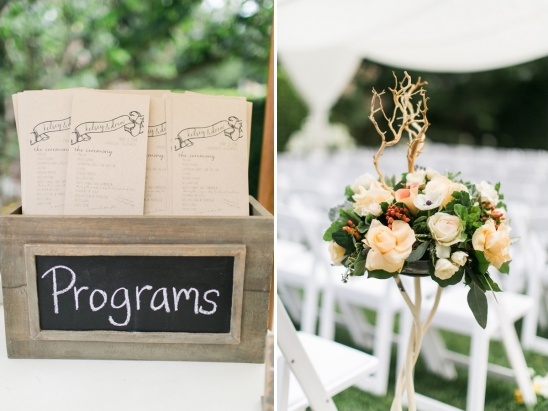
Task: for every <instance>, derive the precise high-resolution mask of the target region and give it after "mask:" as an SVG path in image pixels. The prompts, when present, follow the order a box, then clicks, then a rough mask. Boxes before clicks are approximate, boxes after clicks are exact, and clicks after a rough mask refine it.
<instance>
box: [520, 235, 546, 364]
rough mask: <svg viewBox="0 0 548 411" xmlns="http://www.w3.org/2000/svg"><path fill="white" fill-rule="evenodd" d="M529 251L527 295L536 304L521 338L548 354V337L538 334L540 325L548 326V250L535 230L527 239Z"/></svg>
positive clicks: (530, 311)
mask: <svg viewBox="0 0 548 411" xmlns="http://www.w3.org/2000/svg"><path fill="white" fill-rule="evenodd" d="M522 240H523V241H525V242H526V243H527V248H528V250H529V253H528V254H527V257H528V258H527V260H528V263H529V265H528V273H529V277H528V284H527V295H529V296H530V297H531V298H532V299H533V301H534V304H533V305H532V307H531V309H530V310H529V311H528V312H527V314H526V315H525V317H524V319H523V326H522V329H521V340H522V343H523V346H524V347H525V348H526V349H530V350H533V351H536V352H538V353H541V354H544V355H547V356H548V338H544V337H540V336H539V335H538V328H539V327H544V328H546V327H548V324H546V322H547V321H546V319H547V317H548V303H547V301H546V293H547V292H548V251H547V250H546V249H545V248H544V247H543V244H542V242H541V241H540V239H539V238H538V236H537V235H536V233H535V232H530V233H529V235H528V237H527V238H526V239H522Z"/></svg>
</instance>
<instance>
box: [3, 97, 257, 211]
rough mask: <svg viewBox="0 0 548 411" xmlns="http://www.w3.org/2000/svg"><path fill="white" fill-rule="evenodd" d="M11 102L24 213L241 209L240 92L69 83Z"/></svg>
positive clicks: (243, 104)
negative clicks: (74, 85) (234, 94)
mask: <svg viewBox="0 0 548 411" xmlns="http://www.w3.org/2000/svg"><path fill="white" fill-rule="evenodd" d="M13 103H14V108H15V114H16V125H17V134H18V138H19V148H20V155H21V191H22V205H23V213H24V214H33V215H63V214H64V215H180V216H204V215H208V216H247V215H249V195H248V193H249V190H248V156H249V139H250V133H249V130H250V122H251V103H249V102H247V101H246V100H245V98H243V97H225V96H211V95H204V94H198V93H192V92H185V93H171V92H169V91H163V90H151V91H110V90H109V91H106V90H89V89H67V90H39V91H24V92H21V93H17V94H15V95H13Z"/></svg>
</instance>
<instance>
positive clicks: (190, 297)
mask: <svg viewBox="0 0 548 411" xmlns="http://www.w3.org/2000/svg"><path fill="white" fill-rule="evenodd" d="M39 278H40V279H41V280H43V281H47V282H49V281H51V288H46V289H44V290H45V294H44V295H46V296H47V297H48V301H49V298H50V297H49V295H51V296H52V297H53V298H52V300H53V312H54V313H55V314H59V313H60V311H63V312H64V313H66V312H67V311H69V312H70V311H71V310H73V312H74V313H75V312H77V311H78V312H82V311H83V312H84V313H83V314H82V315H88V313H89V310H91V312H100V311H101V310H102V312H103V314H102V315H103V316H104V319H105V324H108V323H110V324H111V325H112V326H114V327H125V326H128V324H130V322H131V321H132V316H134V315H135V314H134V313H136V312H138V311H143V310H145V311H148V310H151V311H155V312H158V313H159V315H162V313H171V311H172V309H173V312H182V311H184V310H186V311H187V312H188V313H189V314H190V313H192V315H208V316H209V315H213V314H215V313H216V312H217V311H219V307H220V305H219V298H220V297H221V291H220V290H218V289H205V290H202V289H199V288H195V287H192V286H189V287H185V288H179V287H171V290H172V293H168V287H158V286H152V285H150V284H144V285H137V286H135V293H133V285H131V287H122V286H120V287H119V288H116V289H115V290H114V288H115V286H113V287H112V288H106V287H104V288H105V289H100V288H95V287H93V286H92V285H91V284H92V283H90V282H89V281H90V278H88V277H87V276H83V277H82V278H80V281H84V283H85V284H87V285H83V284H77V283H78V280H79V278H78V276H77V274H76V272H75V271H74V270H72V269H71V268H69V267H67V266H64V265H56V266H55V267H52V268H50V269H48V270H47V271H45V272H44V273H43V274H42V275H41V276H40V277H39ZM113 290H114V291H113ZM50 291H51V294H50ZM147 292H149V293H150V294H147ZM65 294H66V295H65ZM88 294H89V295H88ZM185 302H186V303H185ZM88 305H89V307H88ZM75 318H77V317H75ZM82 318H85V317H82ZM169 318H170V321H171V317H169ZM174 318H175V317H174ZM180 320H181V317H179V319H178V320H177V321H180ZM107 321H108V323H107Z"/></svg>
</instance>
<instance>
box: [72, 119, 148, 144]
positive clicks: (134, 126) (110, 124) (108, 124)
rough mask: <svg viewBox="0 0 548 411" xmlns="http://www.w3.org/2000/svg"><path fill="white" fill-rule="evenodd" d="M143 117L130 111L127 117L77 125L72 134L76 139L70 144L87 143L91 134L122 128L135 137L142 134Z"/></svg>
mask: <svg viewBox="0 0 548 411" xmlns="http://www.w3.org/2000/svg"><path fill="white" fill-rule="evenodd" d="M144 121H145V117H144V116H143V115H142V114H141V113H139V112H138V111H130V113H129V115H123V116H119V117H116V118H113V119H112V120H108V121H90V122H86V123H82V124H79V125H78V126H77V127H76V128H75V129H74V131H73V132H72V134H75V135H76V139H74V140H73V139H71V140H70V144H72V145H74V144H77V143H81V142H82V141H89V140H90V139H91V136H90V134H92V133H109V132H111V131H115V130H118V129H121V128H122V127H123V128H124V131H126V132H127V133H129V134H131V135H132V136H133V137H137V136H138V135H139V134H142V133H143V124H144Z"/></svg>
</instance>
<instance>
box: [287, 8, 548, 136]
mask: <svg viewBox="0 0 548 411" xmlns="http://www.w3.org/2000/svg"><path fill="white" fill-rule="evenodd" d="M277 50H278V55H279V58H280V61H281V63H282V64H283V66H284V67H285V68H286V70H287V72H288V75H289V76H290V78H291V80H292V82H293V84H294V85H295V87H296V88H297V90H298V91H299V93H300V94H301V95H302V97H303V98H304V100H305V101H306V102H307V104H308V106H309V108H310V110H311V113H312V116H311V118H312V117H314V118H315V120H311V119H309V121H308V122H307V127H312V126H311V125H310V124H311V123H314V124H316V127H315V128H316V129H317V128H318V127H319V126H320V124H324V125H325V124H326V123H327V115H328V112H329V109H330V108H331V106H332V105H333V104H334V103H335V102H336V101H337V98H338V97H339V96H340V94H341V93H342V90H343V89H344V87H345V86H346V85H347V84H348V81H349V80H350V79H351V77H352V75H353V74H354V73H355V71H356V69H357V67H358V64H359V62H360V61H361V60H362V59H367V60H371V61H375V62H378V63H381V64H386V65H389V66H393V67H398V68H402V69H408V70H418V71H424V72H452V73H458V72H477V71H486V70H493V69H497V68H502V67H509V66H512V65H516V64H520V63H525V62H528V61H532V60H536V59H538V58H541V57H544V56H547V55H548V1H546V0H527V1H520V0H480V1H478V0H415V1H406V0H383V1H378V0H280V1H279V2H278V8H277ZM318 113H322V114H321V115H320V114H318ZM322 116H324V117H323V119H322V118H321V117H322ZM316 143H318V142H317V141H316ZM320 145H321V144H320Z"/></svg>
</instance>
